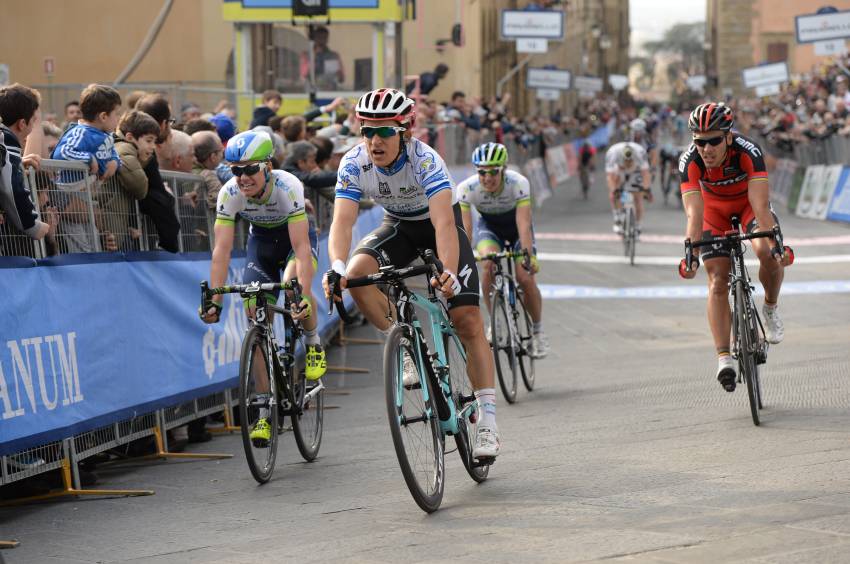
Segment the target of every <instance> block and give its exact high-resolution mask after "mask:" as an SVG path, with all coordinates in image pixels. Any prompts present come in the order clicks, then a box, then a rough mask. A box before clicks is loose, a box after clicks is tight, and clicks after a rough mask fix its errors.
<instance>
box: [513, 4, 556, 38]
mask: <svg viewBox="0 0 850 564" xmlns="http://www.w3.org/2000/svg"><path fill="white" fill-rule="evenodd" d="M501 20H502V27H501V29H502V39H503V40H509V39H519V38H521V37H523V38H524V37H529V38H531V37H534V38H538V39H554V40H557V41H563V39H564V12H562V11H560V10H539V11H526V10H502V12H501Z"/></svg>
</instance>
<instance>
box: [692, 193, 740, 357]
mask: <svg viewBox="0 0 850 564" xmlns="http://www.w3.org/2000/svg"><path fill="white" fill-rule="evenodd" d="M735 212H736V210H735V209H734V208H730V207H729V206H728V205H721V204H713V205H712V204H709V205H706V206H705V207H704V209H703V222H702V230H703V239H708V238H710V237H713V236H717V235H722V234H723V233H725V232H726V231H729V230H730V229H732V223H731V222H730V221H729V216H730V215H731V214H733V213H735ZM700 254H701V256H702V260H703V263H704V264H705V271H706V273H707V274H708V304H707V310H708V325H709V327H710V328H711V334H712V336H713V337H714V346H715V348H716V349H717V354H718V355H719V356H724V355H728V354H729V338H730V333H731V331H732V311H731V310H730V308H729V269H730V267H731V262H730V260H731V259H730V253H729V250H728V249H726V248H725V247H723V246H721V245H719V244H718V245H714V246H711V247H703V248H702V249H701V251H700Z"/></svg>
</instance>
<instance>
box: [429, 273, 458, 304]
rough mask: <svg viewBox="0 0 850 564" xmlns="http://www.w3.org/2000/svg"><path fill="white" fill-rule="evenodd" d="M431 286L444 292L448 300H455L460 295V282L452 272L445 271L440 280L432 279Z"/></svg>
mask: <svg viewBox="0 0 850 564" xmlns="http://www.w3.org/2000/svg"><path fill="white" fill-rule="evenodd" d="M431 286H433V287H434V288H436V289H437V290H439V291H440V292H442V293H443V295H444V296H445V297H446V298H453V297H455V296H456V295H458V294H459V293H460V280H458V279H457V276H456V275H455V273H454V272H452V271H451V270H443V273H442V274H440V277H439V279H437V278H432V279H431Z"/></svg>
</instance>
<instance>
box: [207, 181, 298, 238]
mask: <svg viewBox="0 0 850 564" xmlns="http://www.w3.org/2000/svg"><path fill="white" fill-rule="evenodd" d="M269 182H273V183H274V186H273V187H272V190H271V191H270V192H269V194H268V196H267V197H266V198H265V199H263V200H255V199H253V198H249V197H247V196H245V195H244V194H243V193H242V192H241V191H240V190H239V186H238V185H237V184H236V177H234V178H231V179H230V180H228V181H227V183H226V184H225V185H224V186H222V187H221V190H220V191H219V193H218V202H217V203H216V218H215V222H216V225H233V224H235V223H236V218H237V216H238V217H241V218H243V219H244V220H246V221H247V222H248V223H250V224H251V234H252V235H257V234H265V233H268V232H270V231H280V230H283V229H285V228H286V226H287V225H288V224H290V223H296V222H298V221H304V220H306V219H307V214H306V212H305V208H304V186H303V185H302V184H301V181H300V180H298V178H296V177H295V176H294V175H293V174H290V173H288V172H285V171H283V170H273V171H271V178H270V179H269Z"/></svg>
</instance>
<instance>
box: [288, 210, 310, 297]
mask: <svg viewBox="0 0 850 564" xmlns="http://www.w3.org/2000/svg"><path fill="white" fill-rule="evenodd" d="M309 225H310V224H309V222H308V221H307V219H306V217H305V218H304V219H303V220H301V221H296V222H295V223H293V222H289V224H288V225H287V229H288V230H289V240H290V241H291V242H292V250H293V251H295V276H296V277H298V283H299V284H300V285H301V288H302V293H303V294H304V295H305V296H311V297H312V293H311V291H310V289H311V288H312V287H313V274H314V272H315V271H314V269H313V252H312V249H311V248H310V233H309Z"/></svg>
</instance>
